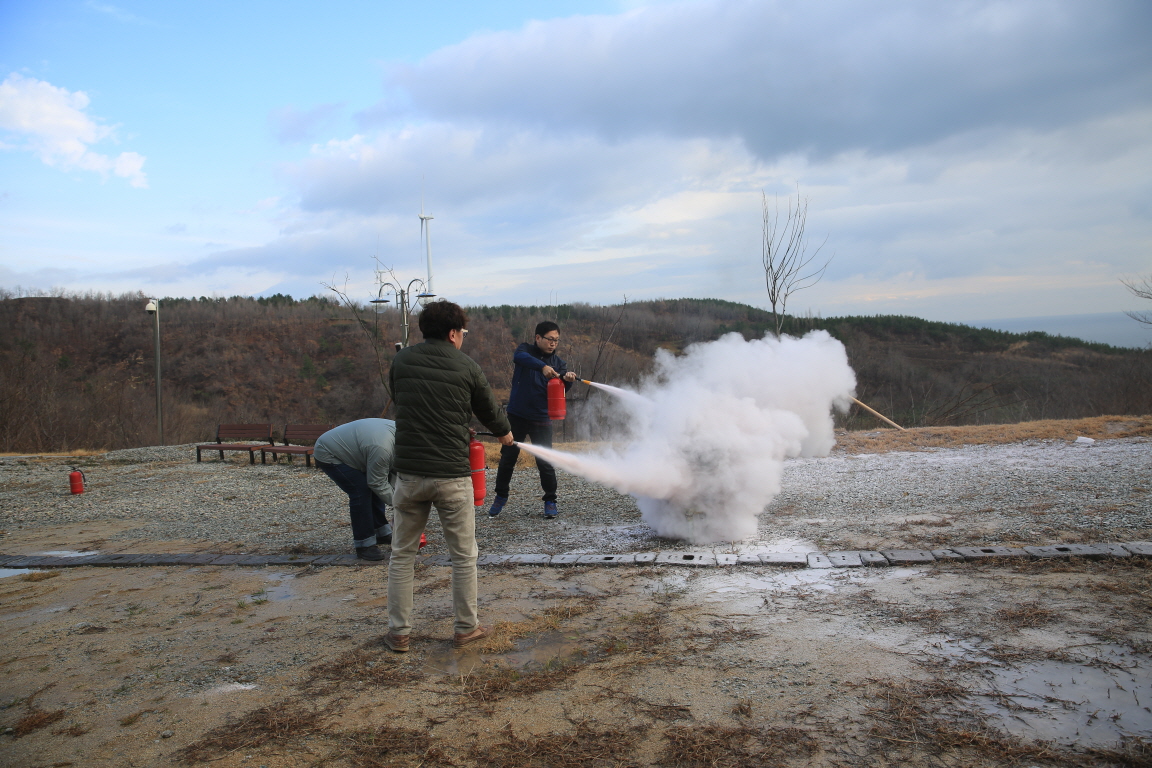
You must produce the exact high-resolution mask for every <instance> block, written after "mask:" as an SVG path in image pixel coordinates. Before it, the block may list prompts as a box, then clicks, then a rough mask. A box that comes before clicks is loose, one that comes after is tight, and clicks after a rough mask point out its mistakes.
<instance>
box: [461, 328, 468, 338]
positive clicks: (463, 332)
mask: <svg viewBox="0 0 1152 768" xmlns="http://www.w3.org/2000/svg"><path fill="white" fill-rule="evenodd" d="M460 332H461V333H462V334H464V338H468V329H467V328H461V329H460Z"/></svg>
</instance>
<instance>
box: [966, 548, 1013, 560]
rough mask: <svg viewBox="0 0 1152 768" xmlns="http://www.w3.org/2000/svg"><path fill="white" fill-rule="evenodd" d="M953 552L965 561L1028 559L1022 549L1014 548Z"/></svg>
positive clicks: (968, 549)
mask: <svg viewBox="0 0 1152 768" xmlns="http://www.w3.org/2000/svg"><path fill="white" fill-rule="evenodd" d="M952 551H953V552H955V553H956V554H958V555H960V556H962V557H963V558H964V559H965V560H988V559H991V558H999V557H1028V553H1027V552H1025V551H1024V550H1022V549H1013V548H1012V547H952Z"/></svg>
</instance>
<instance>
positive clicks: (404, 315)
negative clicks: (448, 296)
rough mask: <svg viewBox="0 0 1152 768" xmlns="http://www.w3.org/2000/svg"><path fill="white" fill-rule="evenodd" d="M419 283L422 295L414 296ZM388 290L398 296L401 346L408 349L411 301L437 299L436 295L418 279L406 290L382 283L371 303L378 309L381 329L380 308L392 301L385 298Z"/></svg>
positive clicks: (377, 321)
mask: <svg viewBox="0 0 1152 768" xmlns="http://www.w3.org/2000/svg"><path fill="white" fill-rule="evenodd" d="M417 283H419V285H420V293H418V294H416V295H415V296H413V295H412V292H413V286H414V285H416V284H417ZM386 288H387V289H388V290H389V291H391V292H392V293H393V294H395V296H396V308H397V309H398V310H400V334H401V336H402V340H401V342H400V346H401V348H403V347H407V346H408V337H409V318H410V317H411V306H410V305H409V301H411V300H412V299H413V298H416V299H431V298H435V296H436V294H434V293H430V292H429V291H428V289H427V288H426V287H425V283H424V281H423V280H421V279H420V278H416V279H414V280H412V281H410V282H409V283H408V286H407V287H406V288H401V287H400V286H398V285H395V284H393V283H387V282H385V283H381V284H380V288H379V290H377V291H376V298H374V299H372V301H371V303H372V304H375V305H376V307H377V315H376V318H377V319H376V323H377V328H379V322H380V319H379V318H380V315H379V307H380V305H381V304H388V303H389V301H390V300H389V299H385V298H383V296H384V289H386Z"/></svg>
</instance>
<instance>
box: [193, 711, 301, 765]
mask: <svg viewBox="0 0 1152 768" xmlns="http://www.w3.org/2000/svg"><path fill="white" fill-rule="evenodd" d="M322 717H323V713H322V712H320V711H319V710H315V709H306V708H304V706H303V705H302V704H301V703H300V702H298V701H281V702H278V703H276V704H271V705H269V706H267V707H261V708H260V709H257V710H254V711H252V712H249V713H248V714H246V715H244V716H243V717H241V718H240V719H239V720H237V721H235V722H233V723H227V724H225V725H221V726H219V727H217V728H213V729H212V730H210V731H208V733H207V734H205V735H204V737H203V738H202V739H198V740H196V741H194V742H192V743H191V744H189V745H187V746H186V747H183V748H181V749H179V750H177V751H176V754H175V757H176V759H177V760H181V761H183V762H186V763H202V762H208V761H211V760H216V759H219V758H220V757H223V756H225V755H227V754H230V753H232V752H237V751H239V750H241V749H253V748H255V747H260V746H262V745H264V744H270V743H275V744H284V743H287V742H291V741H295V740H298V739H302V738H304V737H305V736H308V735H310V734H314V733H317V732H319V731H321V730H322V729H321V718H322Z"/></svg>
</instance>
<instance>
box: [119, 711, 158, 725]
mask: <svg viewBox="0 0 1152 768" xmlns="http://www.w3.org/2000/svg"><path fill="white" fill-rule="evenodd" d="M150 711H151V710H148V709H142V710H140V711H139V712H133V713H132V714H130V715H127V716H125V717H122V718H120V727H121V728H127V727H128V726H130V725H134V724H135V723H136V721H137V720H139V719H140V718H141V717H143V716H144V715H146V714H148V713H149V712H150Z"/></svg>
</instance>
